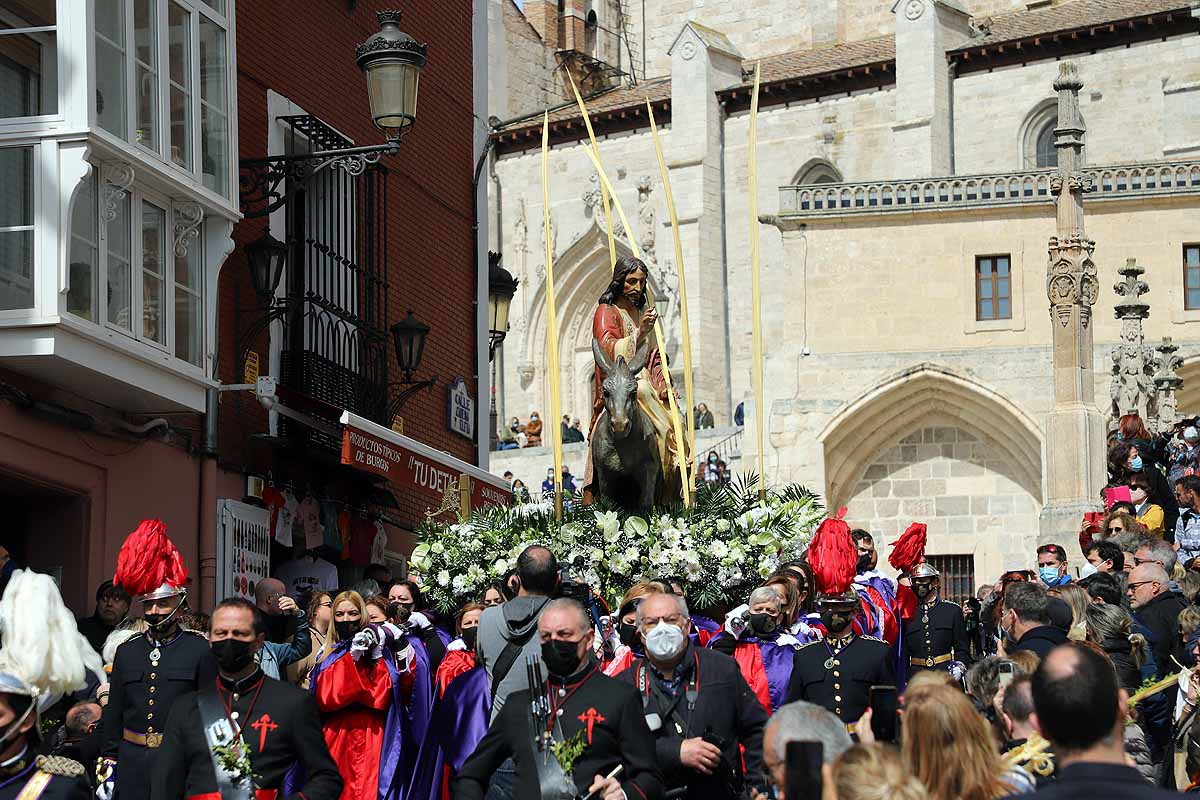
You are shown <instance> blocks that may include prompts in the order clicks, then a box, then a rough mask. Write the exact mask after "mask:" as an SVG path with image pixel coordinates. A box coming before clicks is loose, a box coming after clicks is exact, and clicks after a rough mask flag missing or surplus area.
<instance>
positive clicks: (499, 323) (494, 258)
mask: <svg viewBox="0 0 1200 800" xmlns="http://www.w3.org/2000/svg"><path fill="white" fill-rule="evenodd" d="M517 283H518V281H517V279H516V278H514V277H513V276H512V273H511V272H509V271H508V270H506V269H505V268H504V267H502V266H500V254H499V253H488V360H491V359H493V358H495V356H496V347H497V346H499V344H500V343H501V342H503V341H504V337H505V336H506V335H508V309H509V306H510V304H511V303H512V299H513V295H515V294H516V293H517Z"/></svg>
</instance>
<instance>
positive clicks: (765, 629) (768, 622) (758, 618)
mask: <svg viewBox="0 0 1200 800" xmlns="http://www.w3.org/2000/svg"><path fill="white" fill-rule="evenodd" d="M778 627H779V620H778V619H776V618H775V617H772V616H770V615H769V614H751V615H750V630H751V631H753V633H754V635H755V636H769V635H770V634H772V633H774V632H775V629H776V628H778Z"/></svg>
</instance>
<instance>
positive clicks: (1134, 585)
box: [1125, 581, 1158, 592]
mask: <svg viewBox="0 0 1200 800" xmlns="http://www.w3.org/2000/svg"><path fill="white" fill-rule="evenodd" d="M1147 583H1158V581H1133V582H1132V583H1130V584H1129V586H1128V588H1126V589H1125V591H1126V592H1136V591H1137V588H1138V587H1139V586H1145V585H1146V584H1147Z"/></svg>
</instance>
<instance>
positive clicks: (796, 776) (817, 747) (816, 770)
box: [785, 742, 825, 800]
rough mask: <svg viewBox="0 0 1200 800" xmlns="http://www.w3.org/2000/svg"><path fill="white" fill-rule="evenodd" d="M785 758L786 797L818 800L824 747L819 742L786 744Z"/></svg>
mask: <svg viewBox="0 0 1200 800" xmlns="http://www.w3.org/2000/svg"><path fill="white" fill-rule="evenodd" d="M786 756H787V761H786V764H785V768H786V770H787V772H786V781H787V788H786V793H787V796H788V797H789V798H795V800H808V798H812V800H820V797H821V762H822V761H823V760H824V758H825V746H824V745H822V744H821V743H820V742H788V745H787V753H786Z"/></svg>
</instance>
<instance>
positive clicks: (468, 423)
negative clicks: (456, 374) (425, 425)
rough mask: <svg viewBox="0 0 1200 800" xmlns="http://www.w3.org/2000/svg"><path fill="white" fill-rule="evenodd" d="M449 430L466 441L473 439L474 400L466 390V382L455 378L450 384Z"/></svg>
mask: <svg viewBox="0 0 1200 800" xmlns="http://www.w3.org/2000/svg"><path fill="white" fill-rule="evenodd" d="M448 413H449V419H450V423H449V424H450V430H452V431H454V432H455V433H457V434H458V435H459V436H465V437H467V438H468V439H474V438H475V398H473V397H471V393H470V392H469V391H468V390H467V382H466V381H464V380H463V379H462V378H455V379H454V380H453V381H452V382H451V383H450V402H449V412H448Z"/></svg>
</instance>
